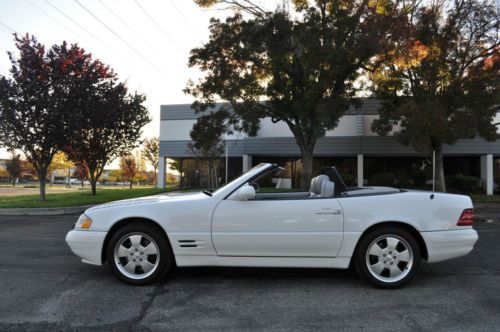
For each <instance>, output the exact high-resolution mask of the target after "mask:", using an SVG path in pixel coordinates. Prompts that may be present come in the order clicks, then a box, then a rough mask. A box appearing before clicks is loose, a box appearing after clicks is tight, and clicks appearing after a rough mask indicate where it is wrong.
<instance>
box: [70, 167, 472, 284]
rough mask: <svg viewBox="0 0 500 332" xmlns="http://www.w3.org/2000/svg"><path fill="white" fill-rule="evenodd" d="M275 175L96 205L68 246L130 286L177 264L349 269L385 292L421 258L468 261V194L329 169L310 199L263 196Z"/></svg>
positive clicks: (265, 172) (268, 171) (265, 171)
mask: <svg viewBox="0 0 500 332" xmlns="http://www.w3.org/2000/svg"><path fill="white" fill-rule="evenodd" d="M281 170H282V169H281V168H280V167H279V166H277V165H275V164H260V165H258V166H256V167H254V168H253V169H251V170H249V171H248V172H246V173H245V174H243V175H242V176H240V177H239V178H237V179H236V180H234V181H232V182H230V183H229V184H227V185H226V186H224V187H222V188H220V189H218V190H216V191H214V192H211V191H203V192H201V193H195V194H194V193H190V194H184V195H180V194H179V195H158V196H151V197H146V198H140V199H131V200H125V201H117V202H112V203H108V204H103V205H99V206H95V207H92V208H90V209H88V210H87V211H85V213H84V214H82V215H81V216H80V218H79V219H78V221H77V223H76V224H75V227H74V229H73V230H71V231H70V232H69V233H68V235H67V237H66V241H67V243H68V245H69V246H70V248H71V250H72V251H73V252H74V253H75V254H76V255H78V256H80V257H81V258H82V261H83V262H85V263H90V264H95V265H102V264H104V263H105V262H107V263H108V264H109V267H110V269H111V271H112V272H113V273H114V274H115V275H116V276H117V277H118V278H119V279H120V280H122V281H124V282H127V283H130V284H135V285H142V284H147V283H151V282H153V281H156V280H158V279H160V278H161V277H163V276H164V275H165V274H166V273H168V272H169V270H170V269H171V268H172V267H173V266H174V265H176V266H179V267H182V266H247V267H250V266H256V267H297V268H307V267H314V268H339V269H346V268H348V267H349V266H353V267H355V268H356V270H357V271H358V273H359V274H360V275H361V276H362V277H363V278H364V279H366V280H367V281H369V282H370V283H372V284H373V285H375V286H378V287H384V288H392V287H397V286H400V285H402V284H404V283H406V282H407V281H408V280H409V279H410V278H411V277H412V276H413V275H414V274H415V272H416V271H417V269H418V267H419V265H420V262H421V260H422V259H425V260H426V261H427V262H428V263H433V262H439V261H443V260H447V259H451V258H455V257H459V256H463V255H466V254H468V253H469V252H470V251H471V250H472V248H473V246H474V244H475V243H476V241H477V239H478V236H477V233H476V231H475V230H474V229H472V224H473V222H474V216H473V210H472V202H471V200H470V198H469V197H468V196H462V195H452V194H445V193H430V192H423V191H410V190H399V189H394V188H388V187H363V188H347V187H346V186H345V184H344V182H343V180H342V178H341V177H340V175H339V174H338V172H337V170H336V169H335V168H334V167H330V168H326V169H324V170H323V172H322V173H323V174H321V175H319V176H317V177H315V178H313V179H312V181H311V188H310V190H309V192H281V191H277V190H274V192H264V191H268V190H263V189H264V188H265V186H269V184H270V183H271V181H270V180H271V179H272V178H275V177H276V176H275V174H276V173H278V172H280V171H281ZM259 184H260V188H261V190H259Z"/></svg>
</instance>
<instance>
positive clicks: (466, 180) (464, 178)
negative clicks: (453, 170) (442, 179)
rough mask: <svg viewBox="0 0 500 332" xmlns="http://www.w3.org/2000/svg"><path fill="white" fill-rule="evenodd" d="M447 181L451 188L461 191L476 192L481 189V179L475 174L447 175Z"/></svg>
mask: <svg viewBox="0 0 500 332" xmlns="http://www.w3.org/2000/svg"><path fill="white" fill-rule="evenodd" d="M446 183H447V185H448V187H449V188H452V189H456V190H458V191H461V192H475V191H478V190H480V189H481V181H480V180H479V178H477V177H475V176H468V175H461V174H458V175H450V176H447V177H446Z"/></svg>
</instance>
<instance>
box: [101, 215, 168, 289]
mask: <svg viewBox="0 0 500 332" xmlns="http://www.w3.org/2000/svg"><path fill="white" fill-rule="evenodd" d="M107 259H108V264H109V267H110V269H111V271H112V272H113V273H114V274H115V275H116V276H117V277H118V279H120V280H121V281H123V282H125V283H128V284H133V285H147V284H150V283H152V282H155V281H157V280H159V279H160V278H161V277H163V276H164V275H165V273H166V272H168V270H169V269H170V267H171V265H172V261H173V259H172V252H171V250H170V246H169V244H168V242H167V239H165V236H164V235H163V234H162V232H161V230H160V229H158V227H155V226H153V225H150V224H146V223H136V224H129V225H125V226H124V227H122V228H120V229H118V231H116V232H115V233H114V234H113V236H112V237H111V240H110V241H109V245H108V248H107Z"/></svg>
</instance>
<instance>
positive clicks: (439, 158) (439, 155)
mask: <svg viewBox="0 0 500 332" xmlns="http://www.w3.org/2000/svg"><path fill="white" fill-rule="evenodd" d="M435 151H436V161H435V162H436V165H435V167H436V178H435V181H436V183H435V184H434V188H435V190H436V191H440V192H444V193H445V192H446V184H445V180H444V167H443V166H444V165H443V148H442V146H439V147H438V148H436V150H435Z"/></svg>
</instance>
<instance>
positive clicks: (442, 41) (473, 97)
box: [372, 0, 500, 191]
mask: <svg viewBox="0 0 500 332" xmlns="http://www.w3.org/2000/svg"><path fill="white" fill-rule="evenodd" d="M447 4H449V6H448V7H446V5H447ZM499 24H500V20H499V16H498V14H497V11H496V9H495V5H494V4H493V2H491V1H477V0H457V1H453V2H452V3H451V4H450V3H449V2H438V3H437V4H436V3H434V4H433V5H431V6H426V7H422V8H419V9H418V10H417V11H416V13H415V15H414V16H412V17H411V20H409V21H408V24H407V25H406V27H405V31H404V33H405V36H406V38H405V40H404V43H402V44H401V45H400V47H398V48H396V49H395V50H394V51H392V52H391V53H390V54H389V57H388V59H387V62H386V64H385V65H384V66H380V67H379V68H378V69H377V70H376V71H375V72H374V73H373V74H372V81H373V84H374V88H373V90H374V95H375V96H376V97H377V98H380V99H382V100H383V103H382V108H381V109H380V118H379V119H378V120H376V121H374V123H373V129H374V130H376V131H377V132H378V133H379V134H381V135H386V134H388V133H390V132H391V131H393V130H394V131H395V135H396V136H397V137H398V138H399V140H400V141H401V142H402V143H404V144H407V145H408V144H411V145H412V146H413V147H414V148H415V149H416V150H417V151H421V152H427V153H432V151H435V154H436V163H435V167H436V183H435V188H436V190H438V191H446V186H445V178H444V169H443V145H444V144H453V143H454V142H456V141H457V140H458V139H461V138H474V137H476V135H480V136H482V137H484V138H486V139H488V140H493V139H496V138H497V137H498V135H497V134H496V127H495V125H494V124H492V120H493V117H494V116H495V115H496V112H497V111H498V110H499V109H500V107H499V105H500V91H499V87H500V45H499V36H500V35H499Z"/></svg>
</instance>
